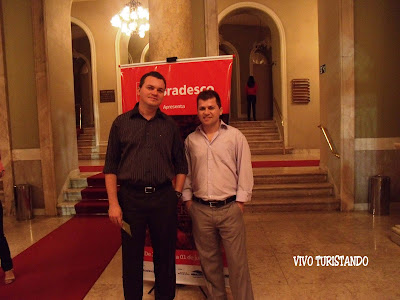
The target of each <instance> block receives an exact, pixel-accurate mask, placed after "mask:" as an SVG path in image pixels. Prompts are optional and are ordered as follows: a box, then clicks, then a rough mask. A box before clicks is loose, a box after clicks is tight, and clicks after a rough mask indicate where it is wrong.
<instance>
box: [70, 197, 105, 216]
mask: <svg viewBox="0 0 400 300" xmlns="http://www.w3.org/2000/svg"><path fill="white" fill-rule="evenodd" d="M75 211H76V214H77V215H78V214H79V215H86V214H88V215H98V214H101V215H107V214H108V201H96V200H88V201H81V202H79V203H77V204H76V205H75Z"/></svg>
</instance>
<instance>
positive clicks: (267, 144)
mask: <svg viewBox="0 0 400 300" xmlns="http://www.w3.org/2000/svg"><path fill="white" fill-rule="evenodd" d="M248 143H249V146H250V149H260V148H277V147H279V146H283V141H281V140H271V141H258V142H253V141H248Z"/></svg>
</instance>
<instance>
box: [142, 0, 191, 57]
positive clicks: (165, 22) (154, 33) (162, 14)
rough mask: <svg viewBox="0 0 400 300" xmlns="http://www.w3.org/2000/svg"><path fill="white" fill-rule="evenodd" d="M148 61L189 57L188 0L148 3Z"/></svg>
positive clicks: (152, 1)
mask: <svg viewBox="0 0 400 300" xmlns="http://www.w3.org/2000/svg"><path fill="white" fill-rule="evenodd" d="M149 13H150V31H149V58H150V61H163V60H165V59H166V58H167V57H173V56H176V57H178V58H188V57H192V56H193V34H192V13H191V0H163V1H155V0H149Z"/></svg>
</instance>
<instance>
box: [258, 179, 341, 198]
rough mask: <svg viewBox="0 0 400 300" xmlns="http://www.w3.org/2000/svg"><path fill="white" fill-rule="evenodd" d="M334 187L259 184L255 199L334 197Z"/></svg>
mask: <svg viewBox="0 0 400 300" xmlns="http://www.w3.org/2000/svg"><path fill="white" fill-rule="evenodd" d="M332 195H333V185H332V184H330V183H325V182H324V183H299V184H293V183H288V184H257V185H256V186H254V188H253V196H252V198H253V199H264V198H278V197H318V196H332Z"/></svg>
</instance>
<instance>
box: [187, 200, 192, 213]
mask: <svg viewBox="0 0 400 300" xmlns="http://www.w3.org/2000/svg"><path fill="white" fill-rule="evenodd" d="M192 203H193V201H192V200H189V201H185V207H186V210H187V211H189V209H190V206H191V205H192Z"/></svg>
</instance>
